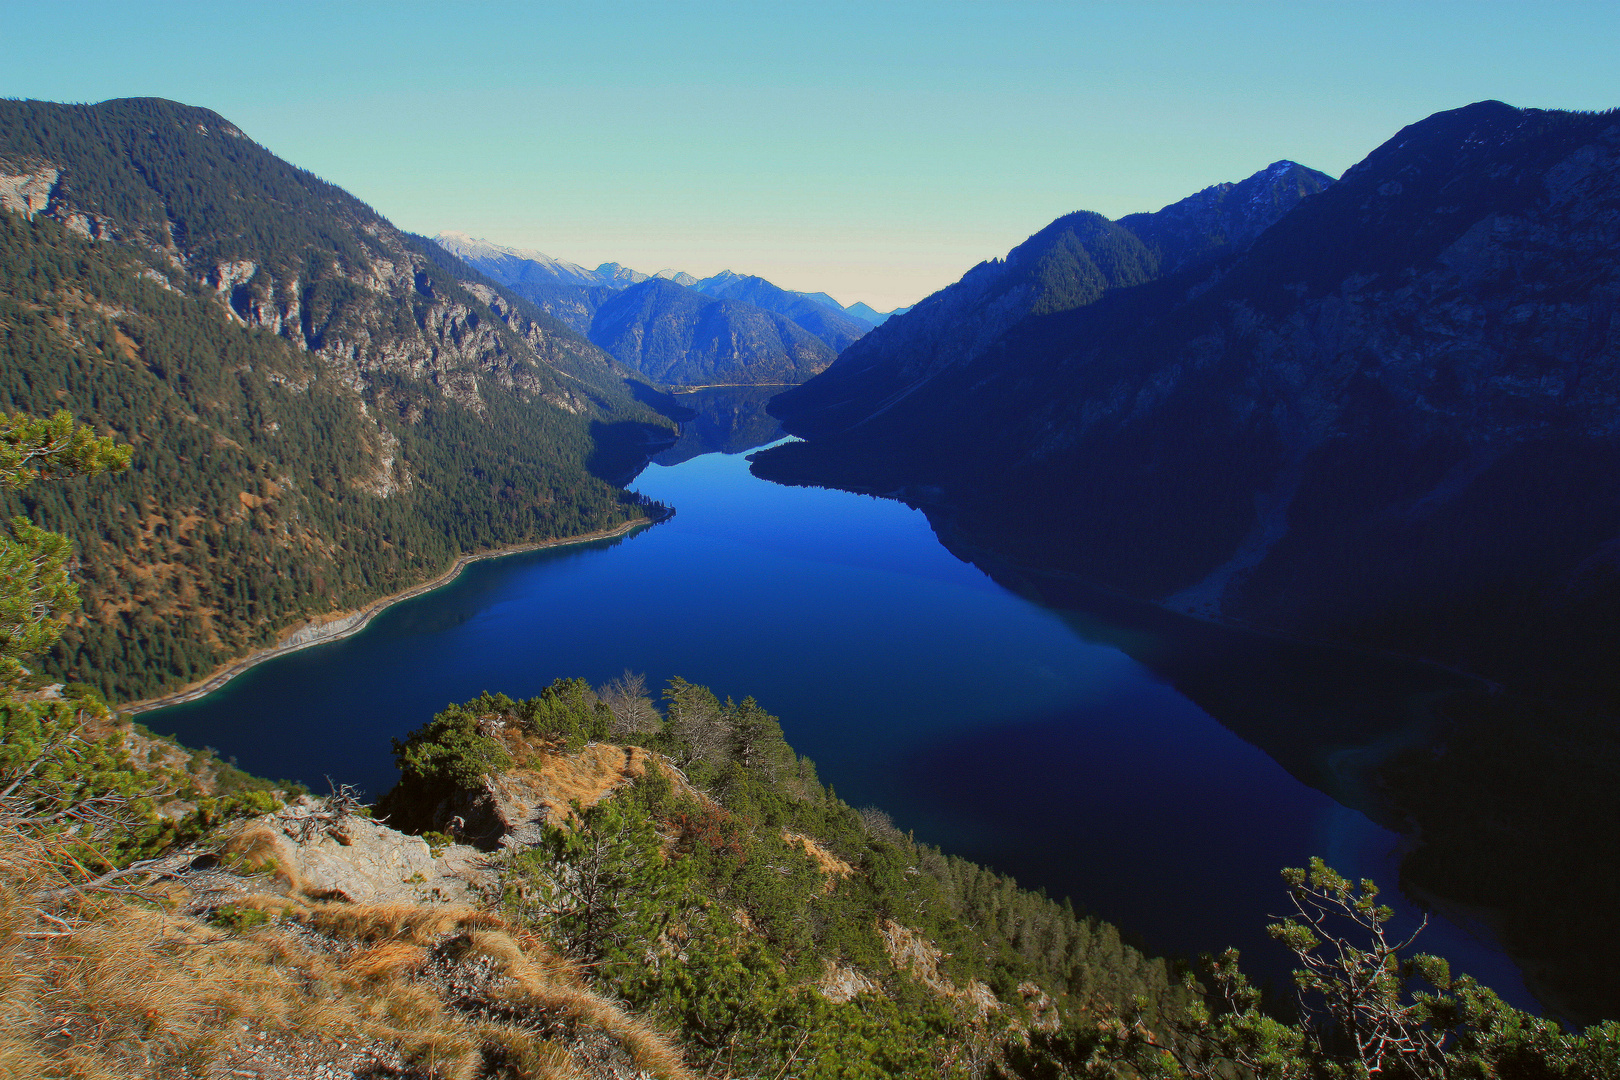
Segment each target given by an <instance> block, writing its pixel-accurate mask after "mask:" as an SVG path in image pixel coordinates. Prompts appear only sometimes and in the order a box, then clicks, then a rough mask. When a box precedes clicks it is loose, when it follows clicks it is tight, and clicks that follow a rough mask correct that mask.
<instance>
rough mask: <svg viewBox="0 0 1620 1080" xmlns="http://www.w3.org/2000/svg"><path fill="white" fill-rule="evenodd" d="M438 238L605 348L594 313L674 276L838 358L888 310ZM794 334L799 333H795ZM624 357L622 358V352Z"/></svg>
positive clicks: (748, 280)
mask: <svg viewBox="0 0 1620 1080" xmlns="http://www.w3.org/2000/svg"><path fill="white" fill-rule="evenodd" d="M434 242H435V243H437V244H439V246H441V247H443V248H444V249H445V250H446V251H449V252H451V253H452V254H454V255H456V256H457V257H458V258H461V259H462V260H464V261H465V262H467V263H468V265H470V266H473V267H475V268H476V269H478V270H479V271H480V272H482V273H485V274H488V275H489V276H490V277H491V278H493V279H495V280H496V281H498V282H500V283H502V284H504V285H506V286H507V287H509V288H511V289H513V290H514V291H516V292H517V293H518V294H519V295H521V296H523V297H525V298H527V299H529V300H531V301H533V302H534V303H536V304H538V305H540V306H541V307H542V308H544V309H545V310H546V311H548V312H550V313H551V314H553V315H555V316H556V317H557V318H559V319H561V320H563V321H564V322H566V323H567V324H568V325H570V326H572V327H573V328H574V329H575V330H577V331H578V332H580V333H581V334H585V335H587V336H589V337H590V338H591V340H592V341H595V342H596V343H597V344H599V345H602V344H603V341H602V340H601V338H602V337H611V338H614V339H617V337H618V334H617V332H616V331H615V330H614V329H613V328H604V329H603V330H601V331H598V330H597V328H596V315H597V312H598V311H599V310H600V309H601V307H602V305H604V304H605V303H607V302H608V301H609V300H610V299H611V298H612V297H613V296H614V295H615V294H617V293H619V292H622V291H624V290H627V289H629V288H632V287H634V286H636V285H640V284H642V283H644V282H646V281H648V280H650V279H662V280H664V281H670V282H673V283H674V284H676V285H681V286H685V287H688V288H691V289H693V290H695V291H696V292H698V293H701V294H702V295H704V296H707V297H710V298H712V299H720V300H730V301H733V302H737V303H742V304H747V305H750V306H751V307H754V308H758V309H760V310H761V311H764V312H768V313H770V314H772V315H778V316H786V317H787V318H788V319H789V320H791V321H792V322H794V323H795V324H797V326H798V327H800V328H801V329H803V330H807V331H809V332H810V334H812V335H813V336H815V337H817V338H820V339H821V340H822V341H824V342H825V343H826V344H827V345H828V347H829V348H830V349H832V352H833V355H836V354H837V353H838V352H839V351H841V350H842V349H844V348H845V347H846V346H848V345H849V344H850V343H851V342H853V341H855V340H857V339H858V338H859V337H860V336H861V335H862V334H865V333H866V332H867V331H868V330H870V329H871V328H872V327H873V326H875V325H877V324H878V323H879V322H882V321H883V320H884V319H886V318H888V315H886V314H883V313H880V312H877V311H874V310H873V309H872V308H870V307H868V306H867V305H865V304H857V305H852V306H851V307H849V308H845V307H844V306H843V305H842V304H840V303H838V301H836V300H834V299H833V298H832V297H831V296H828V295H827V294H826V293H803V292H792V291H790V290H787V289H782V288H779V287H778V286H776V285H773V284H772V283H770V282H769V281H766V280H765V279H764V278H761V277H757V276H753V275H744V274H737V273H733V272H732V271H730V270H723V271H721V272H720V273H718V274H715V275H713V276H711V277H706V278H701V279H700V278H696V277H694V276H692V275H691V274H687V273H684V272H681V271H676V270H660V271H659V272H658V273H656V274H643V273H640V272H638V271H635V270H631V269H629V268H628V267H624V266H621V265H620V264H618V263H603V264H602V265H601V266H599V267H597V268H596V270H594V271H591V270H586V269H585V268H584V267H581V266H577V265H575V264H574V263H569V262H564V261H562V260H559V259H553V258H551V257H550V256H548V255H546V254H544V253H543V252H539V251H531V250H527V249H522V248H512V247H505V246H503V245H500V244H494V243H491V242H490V241H487V240H479V239H476V238H474V237H471V236H468V235H467V234H465V233H458V232H444V233H440V234H439V235H438V236H437V237H435V238H434ZM857 309H859V310H857ZM788 336H790V337H797V336H798V335H797V333H796V332H793V331H789V332H788ZM606 347H607V346H605V345H604V348H606ZM609 351H610V352H612V351H613V350H612V349H609ZM616 355H617V354H616ZM620 359H624V357H623V356H620ZM692 359H693V363H694V364H696V365H699V366H701V365H702V364H703V363H704V362H705V361H704V360H703V359H702V358H701V357H697V356H694V357H693V358H692ZM766 363H767V364H769V365H771V366H773V367H776V368H778V369H779V368H780V366H781V363H780V357H779V356H776V355H772V356H771V358H769V359H767V360H766ZM780 375H781V372H780V370H778V371H777V372H776V374H774V375H771V376H760V377H757V378H753V379H748V380H747V381H753V382H769V381H779V380H780ZM733 377H735V376H733Z"/></svg>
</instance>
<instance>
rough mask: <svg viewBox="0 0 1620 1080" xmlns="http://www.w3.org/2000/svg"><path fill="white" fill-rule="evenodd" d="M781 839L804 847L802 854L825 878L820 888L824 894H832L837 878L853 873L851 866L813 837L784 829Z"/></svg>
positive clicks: (836, 884) (853, 869)
mask: <svg viewBox="0 0 1620 1080" xmlns="http://www.w3.org/2000/svg"><path fill="white" fill-rule="evenodd" d="M782 839H783V840H786V841H787V842H788V843H789V844H802V845H803V846H804V853H805V854H806V855H808V856H810V859H811V861H812V862H814V863H815V864H816V867H817V868H818V869H819V870H820V871H821V872H822V873H823V874H825V875H826V876H827V883H826V884H825V885H824V886H823V887H822V890H823V891H824V892H832V891H833V889H835V888H837V886H838V879H839V878H842V877H849V875H851V874H853V873H854V872H855V868H854V867H853V866H851V865H849V863H847V862H845V861H844V860H843V859H840V858H839V857H838V856H837V855H834V854H833V853H832V852H830V851H828V850H827V849H826V848H825V847H823V846H822V845H821V842H820V841H818V840H817V839H815V837H812V836H806V835H804V834H803V833H796V832H789V831H787V830H786V829H784V830H782Z"/></svg>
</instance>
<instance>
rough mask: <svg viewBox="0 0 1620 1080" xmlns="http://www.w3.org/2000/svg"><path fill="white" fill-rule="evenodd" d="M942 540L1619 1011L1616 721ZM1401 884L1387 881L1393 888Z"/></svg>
mask: <svg viewBox="0 0 1620 1080" xmlns="http://www.w3.org/2000/svg"><path fill="white" fill-rule="evenodd" d="M949 518H950V515H949V513H948V512H943V513H942V512H940V511H939V510H938V509H937V508H935V509H933V510H930V511H929V520H930V522H931V523H932V524H933V525H934V528H935V532H936V534H937V535H938V536H939V538H940V540H941V542H942V543H944V544H945V546H946V547H947V548H948V549H949V550H951V551H952V552H953V553H955V554H956V555H957V556H958V557H959V558H962V559H964V560H966V561H969V562H972V563H974V564H975V565H977V566H978V567H979V568H980V569H981V570H984V571H985V572H986V573H987V574H989V575H990V576H991V578H992V579H994V580H995V581H996V582H997V583H999V584H1001V585H1002V586H1003V587H1005V588H1007V589H1009V590H1011V591H1013V592H1016V593H1018V594H1020V595H1022V596H1024V597H1026V598H1027V599H1030V600H1033V601H1035V602H1037V603H1040V604H1041V605H1043V606H1045V607H1047V608H1050V609H1052V610H1054V611H1056V612H1057V613H1058V614H1060V615H1061V616H1062V617H1063V618H1064V620H1065V621H1066V622H1067V623H1068V624H1069V625H1070V626H1071V627H1072V628H1073V629H1074V630H1075V631H1076V632H1077V633H1079V634H1080V635H1081V636H1082V637H1085V638H1088V639H1090V640H1093V641H1103V642H1107V643H1109V644H1112V645H1114V646H1116V647H1117V648H1119V649H1120V650H1121V651H1123V652H1125V653H1126V654H1128V655H1130V656H1132V657H1133V658H1135V659H1136V660H1138V661H1140V662H1141V663H1143V664H1145V665H1146V666H1147V667H1148V668H1150V669H1151V670H1152V671H1153V672H1154V673H1155V674H1156V675H1158V676H1159V677H1160V678H1162V679H1164V680H1165V681H1166V682H1168V683H1170V684H1171V685H1172V686H1174V687H1175V688H1176V690H1178V691H1179V692H1180V693H1182V694H1184V695H1185V696H1186V697H1187V698H1189V699H1191V700H1192V701H1194V702H1196V703H1197V704H1198V706H1199V707H1200V708H1202V709H1203V710H1204V711H1205V712H1207V713H1209V715H1211V716H1212V717H1214V718H1215V719H1217V720H1218V721H1220V722H1221V724H1222V725H1223V726H1225V727H1226V728H1227V729H1228V730H1230V731H1232V732H1233V733H1234V734H1236V735H1238V736H1239V737H1241V738H1242V739H1244V740H1245V741H1247V742H1249V743H1251V744H1252V745H1254V746H1257V747H1259V748H1260V749H1261V750H1263V751H1265V752H1266V753H1267V754H1268V755H1269V756H1270V757H1271V758H1272V759H1273V760H1275V761H1276V762H1277V763H1278V764H1280V765H1282V766H1283V767H1284V768H1285V769H1287V770H1288V771H1289V772H1290V773H1292V774H1293V775H1294V776H1295V777H1296V778H1297V779H1299V780H1300V781H1302V782H1303V783H1306V784H1308V785H1310V786H1312V787H1314V788H1316V789H1318V790H1320V791H1322V792H1324V793H1326V794H1328V795H1330V796H1331V797H1333V798H1334V799H1336V800H1338V801H1339V802H1340V803H1342V804H1344V805H1347V806H1352V807H1355V808H1356V809H1358V810H1361V811H1362V812H1363V813H1365V814H1367V815H1368V816H1369V817H1371V818H1372V819H1373V820H1375V821H1377V822H1379V823H1380V824H1382V825H1384V826H1385V827H1387V828H1389V829H1392V830H1394V831H1396V832H1398V833H1401V834H1402V835H1403V836H1404V837H1405V838H1406V843H1407V845H1408V847H1407V850H1406V853H1405V856H1404V858H1403V860H1402V864H1401V880H1400V885H1401V887H1402V891H1403V892H1405V893H1406V894H1407V895H1408V896H1410V897H1412V898H1413V899H1417V900H1419V901H1420V902H1422V903H1423V904H1424V905H1426V906H1428V907H1430V908H1432V909H1436V910H1439V911H1441V912H1443V913H1444V914H1446V915H1447V917H1448V918H1450V919H1452V920H1453V921H1454V922H1457V923H1458V924H1459V925H1473V926H1476V927H1477V928H1479V929H1480V930H1481V932H1482V933H1483V934H1484V936H1487V937H1491V938H1494V939H1495V940H1496V941H1497V942H1499V943H1500V945H1501V946H1502V947H1503V948H1504V949H1505V950H1506V951H1507V953H1508V954H1509V955H1510V956H1511V957H1512V958H1513V959H1514V961H1515V963H1517V964H1518V965H1519V967H1520V969H1521V970H1522V971H1523V973H1524V975H1525V978H1526V982H1527V985H1528V986H1529V987H1530V989H1531V990H1532V991H1533V992H1534V993H1535V994H1536V996H1537V997H1538V998H1540V1000H1541V1002H1542V1004H1543V1006H1544V1007H1546V1008H1548V1009H1549V1010H1551V1011H1552V1012H1553V1013H1554V1014H1555V1015H1560V1016H1562V1017H1564V1018H1566V1019H1573V1020H1576V1021H1578V1022H1581V1023H1590V1022H1594V1021H1596V1020H1599V1019H1606V1018H1611V1017H1614V1016H1616V1015H1620V991H1617V989H1616V986H1617V984H1616V982H1615V981H1614V979H1613V972H1614V970H1615V966H1616V964H1620V941H1617V939H1616V938H1614V936H1613V934H1612V919H1613V912H1614V911H1616V910H1620V874H1616V872H1615V870H1616V868H1617V867H1620V831H1617V830H1615V828H1614V822H1615V821H1616V820H1620V790H1617V788H1616V786H1615V785H1614V783H1613V777H1614V775H1615V774H1616V772H1617V771H1620V730H1616V727H1615V725H1614V723H1613V721H1612V720H1611V719H1609V718H1608V717H1607V716H1606V715H1605V714H1604V712H1603V711H1602V710H1601V709H1598V708H1596V707H1594V706H1592V705H1591V704H1589V703H1584V702H1582V700H1581V699H1580V698H1579V697H1577V696H1576V695H1574V694H1573V693H1572V694H1571V697H1570V699H1569V700H1554V699H1553V698H1551V697H1549V696H1547V695H1535V694H1527V693H1524V692H1516V691H1514V690H1513V689H1512V688H1497V687H1493V686H1491V685H1489V684H1486V683H1484V682H1483V681H1481V680H1478V679H1473V678H1468V677H1465V676H1461V675H1454V674H1452V673H1451V672H1449V671H1447V670H1445V669H1443V668H1439V667H1436V666H1433V665H1429V664H1424V663H1422V662H1420V661H1416V660H1403V659H1401V658H1398V657H1394V656H1388V655H1381V654H1377V653H1372V652H1368V651H1364V650H1356V649H1347V648H1339V647H1333V646H1320V645H1313V644H1309V643H1305V642H1300V641H1298V640H1293V639H1289V638H1285V637H1281V636H1276V635H1268V634H1261V633H1254V632H1250V631H1246V630H1242V629H1236V628H1232V627H1229V626H1222V625H1218V624H1215V623H1209V622H1204V621H1201V620H1196V619H1191V618H1189V617H1187V616H1184V615H1179V614H1175V613H1172V612H1169V611H1166V610H1164V609H1163V608H1160V607H1158V606H1156V605H1153V604H1149V603H1145V602H1142V601H1137V600H1132V599H1129V598H1126V597H1123V596H1120V595H1119V594H1117V593H1112V592H1108V591H1106V590H1102V589H1097V588H1094V587H1091V586H1088V585H1087V584H1085V583H1084V582H1082V581H1080V580H1078V579H1077V578H1075V577H1074V576H1073V575H1071V574H1068V573H1064V572H1061V571H1057V570H1052V569H1050V568H1043V567H1040V566H1035V565H1031V564H1030V563H1029V562H1028V561H1025V560H1022V559H1021V560H1020V561H1019V562H1017V563H1014V562H1012V561H1010V560H1009V559H1007V558H1006V557H1005V556H1003V555H1001V554H1000V553H999V552H998V545H997V544H996V543H995V538H994V537H983V536H977V535H976V536H974V537H972V538H968V537H966V536H964V535H962V534H961V533H960V532H958V531H957V530H956V529H955V528H953V526H952V525H951V524H949ZM1386 884H1392V883H1386Z"/></svg>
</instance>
